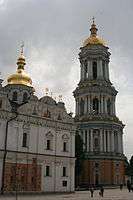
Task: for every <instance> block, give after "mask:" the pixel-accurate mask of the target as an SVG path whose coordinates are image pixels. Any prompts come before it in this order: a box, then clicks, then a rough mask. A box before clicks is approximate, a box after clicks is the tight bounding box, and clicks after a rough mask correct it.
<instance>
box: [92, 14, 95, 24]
mask: <svg viewBox="0 0 133 200" xmlns="http://www.w3.org/2000/svg"><path fill="white" fill-rule="evenodd" d="M92 22H93V24H94V23H95V17H94V16H93V17H92Z"/></svg>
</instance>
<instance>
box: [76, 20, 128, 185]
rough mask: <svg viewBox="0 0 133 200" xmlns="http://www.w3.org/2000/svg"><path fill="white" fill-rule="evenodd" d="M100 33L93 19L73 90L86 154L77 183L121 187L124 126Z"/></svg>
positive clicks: (82, 50) (123, 157)
mask: <svg viewBox="0 0 133 200" xmlns="http://www.w3.org/2000/svg"><path fill="white" fill-rule="evenodd" d="M97 30H98V29H97V27H96V25H95V22H94V20H93V23H92V25H91V28H90V37H89V38H87V39H86V40H85V42H84V44H83V47H81V48H80V53H79V60H80V70H81V71H80V82H79V84H78V86H77V88H76V89H75V91H74V97H75V101H76V116H75V122H76V124H77V129H78V133H79V135H80V136H81V138H82V141H83V148H84V152H85V156H84V160H83V162H82V171H81V173H80V177H79V183H78V184H79V185H82V184H83V185H84V184H86V185H118V184H121V183H124V160H125V156H124V154H123V128H124V125H123V123H122V122H121V121H120V120H119V119H118V117H117V116H116V109H115V102H116V95H117V91H116V89H115V88H114V86H113V85H112V83H111V81H110V78H109V59H110V52H109V51H108V49H109V48H108V47H107V46H106V45H105V42H104V41H103V40H102V39H101V38H99V37H98V36H97Z"/></svg>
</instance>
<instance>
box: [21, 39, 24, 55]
mask: <svg viewBox="0 0 133 200" xmlns="http://www.w3.org/2000/svg"><path fill="white" fill-rule="evenodd" d="M20 47H21V54H23V53H24V41H22V43H21V46H20Z"/></svg>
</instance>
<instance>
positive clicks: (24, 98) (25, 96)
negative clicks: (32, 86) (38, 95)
mask: <svg viewBox="0 0 133 200" xmlns="http://www.w3.org/2000/svg"><path fill="white" fill-rule="evenodd" d="M27 100H28V94H27V92H25V93H24V94H23V102H26V101H27Z"/></svg>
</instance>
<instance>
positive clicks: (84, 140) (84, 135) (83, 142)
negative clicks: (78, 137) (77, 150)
mask: <svg viewBox="0 0 133 200" xmlns="http://www.w3.org/2000/svg"><path fill="white" fill-rule="evenodd" d="M83 149H85V130H83Z"/></svg>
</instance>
